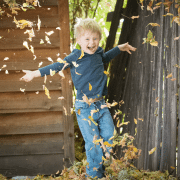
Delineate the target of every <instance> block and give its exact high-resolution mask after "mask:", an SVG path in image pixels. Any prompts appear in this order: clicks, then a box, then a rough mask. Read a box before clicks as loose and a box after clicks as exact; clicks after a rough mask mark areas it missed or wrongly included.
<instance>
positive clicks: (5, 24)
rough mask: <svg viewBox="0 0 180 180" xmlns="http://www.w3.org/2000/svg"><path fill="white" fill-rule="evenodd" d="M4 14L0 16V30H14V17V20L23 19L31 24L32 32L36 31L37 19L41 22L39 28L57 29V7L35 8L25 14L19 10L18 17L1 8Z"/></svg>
mask: <svg viewBox="0 0 180 180" xmlns="http://www.w3.org/2000/svg"><path fill="white" fill-rule="evenodd" d="M3 10H4V11H5V13H4V14H3V15H2V16H1V19H0V28H1V29H2V28H5V29H11V28H13V29H15V28H16V24H15V23H14V17H15V18H16V20H22V19H25V20H27V21H31V22H33V28H34V30H37V23H38V17H39V19H40V20H41V28H43V27H46V28H47V27H54V28H56V27H59V21H58V8H57V6H48V7H40V8H39V7H36V9H31V10H30V9H29V10H27V11H26V12H24V11H22V10H20V11H18V15H14V14H12V13H11V11H10V10H9V9H7V8H3ZM7 13H8V14H10V15H11V17H8V16H6V14H7Z"/></svg>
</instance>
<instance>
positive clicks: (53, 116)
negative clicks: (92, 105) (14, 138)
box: [0, 112, 64, 135]
mask: <svg viewBox="0 0 180 180" xmlns="http://www.w3.org/2000/svg"><path fill="white" fill-rule="evenodd" d="M0 124H1V126H0V135H11V134H39V133H56V132H63V131H64V124H63V115H62V112H40V113H31V112H30V113H15V114H0Z"/></svg>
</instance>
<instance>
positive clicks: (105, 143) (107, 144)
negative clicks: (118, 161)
mask: <svg viewBox="0 0 180 180" xmlns="http://www.w3.org/2000/svg"><path fill="white" fill-rule="evenodd" d="M104 145H105V146H108V147H111V146H112V144H109V143H108V142H107V141H105V142H104Z"/></svg>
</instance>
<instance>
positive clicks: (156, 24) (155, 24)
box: [148, 23, 160, 27]
mask: <svg viewBox="0 0 180 180" xmlns="http://www.w3.org/2000/svg"><path fill="white" fill-rule="evenodd" d="M148 25H151V26H153V27H154V26H159V27H160V25H159V24H158V23H149V24H148Z"/></svg>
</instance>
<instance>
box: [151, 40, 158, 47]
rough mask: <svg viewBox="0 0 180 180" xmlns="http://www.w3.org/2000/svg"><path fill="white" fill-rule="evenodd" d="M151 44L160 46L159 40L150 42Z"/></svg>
mask: <svg viewBox="0 0 180 180" xmlns="http://www.w3.org/2000/svg"><path fill="white" fill-rule="evenodd" d="M150 44H151V45H152V46H158V42H157V41H153V42H150Z"/></svg>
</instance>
